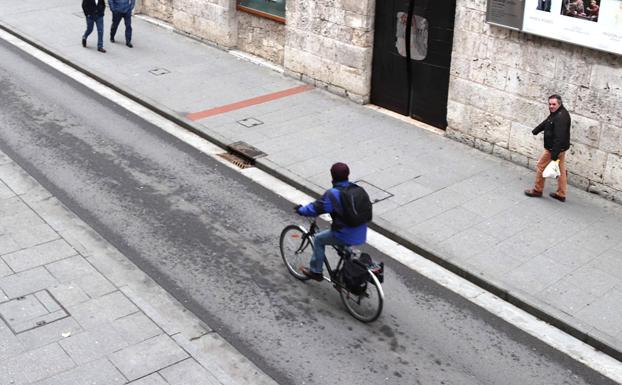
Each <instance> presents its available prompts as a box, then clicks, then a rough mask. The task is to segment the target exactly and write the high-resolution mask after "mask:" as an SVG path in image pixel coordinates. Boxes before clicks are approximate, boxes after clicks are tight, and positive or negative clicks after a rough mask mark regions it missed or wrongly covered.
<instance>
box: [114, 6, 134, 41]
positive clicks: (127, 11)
mask: <svg viewBox="0 0 622 385" xmlns="http://www.w3.org/2000/svg"><path fill="white" fill-rule="evenodd" d="M135 4H136V0H108V5H110V11H111V12H112V25H111V26H110V41H111V42H112V43H114V35H116V34H117V28H118V27H119V23H121V19H123V21H124V23H125V45H126V46H128V47H130V48H132V47H134V46H133V45H132V10H133V9H134V5H135Z"/></svg>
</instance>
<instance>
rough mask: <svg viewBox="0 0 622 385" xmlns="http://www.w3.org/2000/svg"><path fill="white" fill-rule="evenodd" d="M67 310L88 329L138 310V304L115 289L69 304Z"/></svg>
mask: <svg viewBox="0 0 622 385" xmlns="http://www.w3.org/2000/svg"><path fill="white" fill-rule="evenodd" d="M67 310H68V311H69V313H70V314H71V315H72V316H73V317H74V318H75V319H76V321H77V322H78V323H79V324H80V325H81V326H82V327H83V328H85V329H87V330H90V329H93V328H97V327H98V326H99V325H100V324H102V323H105V322H108V321H113V320H115V319H117V318H121V317H125V316H126V315H129V314H132V313H135V312H136V311H138V309H137V308H136V306H135V305H134V304H133V303H132V302H130V301H129V300H128V299H127V297H125V296H124V295H123V293H121V292H120V291H115V292H113V293H110V294H106V295H104V296H102V297H99V298H96V299H92V300H90V301H87V302H82V303H80V304H77V305H73V306H68V307H67Z"/></svg>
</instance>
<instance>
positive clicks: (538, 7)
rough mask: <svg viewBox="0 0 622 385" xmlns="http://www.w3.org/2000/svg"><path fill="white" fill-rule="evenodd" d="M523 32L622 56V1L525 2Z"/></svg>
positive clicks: (571, 0)
mask: <svg viewBox="0 0 622 385" xmlns="http://www.w3.org/2000/svg"><path fill="white" fill-rule="evenodd" d="M489 1H491V0H489ZM521 30H522V31H523V32H527V33H532V34H534V35H540V36H544V37H547V38H550V39H554V40H560V41H564V42H568V43H572V44H578V45H582V46H586V47H591V48H595V49H598V50H602V51H607V52H612V53H615V54H618V55H622V0H526V1H525V9H524V14H523V25H522V28H521Z"/></svg>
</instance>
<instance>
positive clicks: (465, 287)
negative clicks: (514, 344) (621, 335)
mask: <svg viewBox="0 0 622 385" xmlns="http://www.w3.org/2000/svg"><path fill="white" fill-rule="evenodd" d="M0 38H2V39H4V40H6V41H7V42H9V43H11V44H13V45H14V46H16V47H18V48H20V49H21V50H23V51H24V52H27V53H28V54H30V55H32V56H34V57H36V58H37V59H39V60H40V61H42V62H43V63H45V64H47V65H49V66H51V67H53V68H54V69H56V70H58V71H59V72H61V73H63V74H65V75H67V76H69V77H70V78H72V79H74V80H76V81H77V82H79V83H81V84H82V85H84V86H86V87H88V88H89V89H91V90H93V91H94V92H96V93H98V94H99V95H101V96H103V97H105V98H107V99H109V100H110V101H112V102H114V103H116V104H118V105H120V106H122V107H123V108H125V109H127V110H128V111H130V112H132V113H134V114H135V115H138V116H140V117H141V118H143V119H144V120H146V121H148V122H149V123H151V124H153V125H155V126H158V127H160V128H161V129H162V130H164V131H166V132H167V133H169V134H171V135H173V136H175V137H176V138H178V139H179V140H181V141H183V142H185V143H187V144H189V145H190V146H192V147H194V148H196V149H197V150H199V151H201V152H203V153H205V154H207V155H210V156H212V157H213V158H214V159H216V160H217V161H219V162H221V163H222V164H225V165H227V166H228V167H230V168H231V169H233V170H236V171H238V172H239V173H240V174H243V175H245V176H246V177H247V178H249V179H251V180H253V181H254V182H256V183H257V184H259V185H262V186H264V187H265V188H267V189H268V190H270V191H273V192H274V193H276V194H278V195H280V196H282V197H283V198H285V199H287V200H289V201H290V202H292V203H307V202H309V201H311V200H313V198H312V197H311V196H309V195H307V194H305V193H303V192H301V191H299V190H297V189H295V188H293V187H292V186H290V185H288V184H286V183H284V182H282V181H281V180H279V179H277V178H275V177H273V176H271V175H269V174H267V173H266V172H264V171H261V170H259V169H257V168H247V169H239V168H238V167H236V166H234V165H232V164H231V163H229V162H227V161H225V160H223V159H222V158H220V157H219V156H216V154H220V153H223V152H225V151H224V150H223V149H222V148H220V147H218V146H215V145H214V144H212V143H210V142H208V141H207V140H205V139H203V138H201V137H199V136H197V135H195V134H193V133H191V132H190V131H188V130H186V129H184V128H182V127H180V126H178V125H176V124H175V123H173V122H171V121H169V120H167V119H165V118H163V117H161V116H160V115H158V114H156V113H155V112H153V111H151V110H149V109H147V108H145V107H143V106H141V105H140V104H138V103H136V102H134V101H132V100H130V99H128V98H127V97H125V96H123V95H121V94H119V93H118V92H116V91H113V90H111V89H110V88H108V87H106V86H104V85H102V84H101V83H99V82H97V81H95V80H93V79H92V78H90V77H88V76H86V75H84V74H83V73H81V72H79V71H77V70H75V69H73V68H71V67H69V66H68V65H66V64H64V63H62V62H60V61H59V60H57V59H55V58H53V57H51V56H49V55H47V54H45V53H43V52H41V51H39V50H38V49H36V48H34V47H32V46H31V45H29V44H27V43H25V42H23V41H22V40H20V39H18V38H16V37H15V36H13V35H11V34H8V33H6V32H4V31H1V30H0ZM368 244H369V245H371V246H372V247H374V248H376V249H378V250H379V251H380V252H382V253H384V254H386V255H389V256H391V258H393V259H395V260H396V261H398V262H400V263H402V264H404V265H405V266H407V267H409V268H411V269H413V270H415V271H416V272H418V273H419V274H421V275H423V276H425V277H427V278H429V279H431V280H433V281H435V282H437V283H438V284H440V285H441V286H443V287H446V288H447V289H449V290H451V291H453V292H454V293H457V294H459V295H460V296H462V297H464V298H466V299H468V300H469V301H471V302H472V303H474V304H476V305H478V306H480V307H481V308H483V309H485V310H487V311H488V312H490V313H492V314H494V315H496V316H497V317H499V318H501V319H503V320H505V321H506V322H508V323H510V324H512V325H514V326H516V327H517V328H519V329H521V330H523V331H525V332H527V333H529V334H530V335H532V336H534V337H536V338H538V339H539V340H541V341H543V342H545V343H546V344H548V345H550V346H551V347H553V348H554V349H556V350H559V351H561V352H563V353H565V354H566V355H568V356H570V357H571V358H573V359H575V360H577V361H579V362H581V363H583V364H585V365H586V366H588V367H590V368H592V369H594V370H595V371H597V372H599V373H601V374H602V375H604V376H607V377H609V378H610V379H612V380H613V381H616V382H618V383H622V363H621V362H619V361H617V360H615V359H613V358H612V357H610V356H608V355H606V354H604V353H602V352H599V351H597V350H596V349H594V348H593V347H591V346H589V345H587V344H585V343H583V342H581V341H579V340H578V339H576V338H574V337H572V336H570V335H568V334H566V333H564V332H562V331H561V330H559V329H557V328H555V327H553V326H552V325H550V324H547V323H546V322H543V321H541V320H539V319H537V318H536V317H534V316H532V315H531V314H529V313H527V312H525V311H523V310H521V309H519V308H517V307H515V306H513V305H512V304H510V303H508V302H505V301H503V300H502V299H500V298H499V297H497V296H495V295H493V294H491V293H489V292H487V291H485V290H483V289H481V288H480V287H478V286H476V285H474V284H472V283H471V282H469V281H467V280H465V279H464V278H462V277H459V276H457V275H455V274H454V273H452V272H450V271H448V270H446V269H444V268H442V267H440V266H438V265H437V264H435V263H433V262H431V261H429V260H427V259H425V258H423V257H421V256H420V255H418V254H416V253H414V252H413V251H411V250H409V249H407V248H405V247H404V246H402V245H400V244H398V243H396V242H394V241H392V240H390V239H388V238H386V237H384V236H383V235H381V234H379V233H377V232H375V231H372V230H370V231H369V233H368ZM388 300H389V301H390V300H391V298H390V297H389V298H388Z"/></svg>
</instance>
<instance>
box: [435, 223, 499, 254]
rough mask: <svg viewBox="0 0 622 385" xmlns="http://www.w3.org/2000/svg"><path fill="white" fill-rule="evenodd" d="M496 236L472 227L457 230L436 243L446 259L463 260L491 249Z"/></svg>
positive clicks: (495, 242)
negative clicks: (457, 231) (460, 230)
mask: <svg viewBox="0 0 622 385" xmlns="http://www.w3.org/2000/svg"><path fill="white" fill-rule="evenodd" d="M497 243H498V241H497V239H496V238H494V237H491V236H490V235H488V234H486V233H484V232H482V231H479V230H476V229H474V228H471V229H467V230H464V231H462V232H459V233H457V234H455V235H453V236H451V237H449V238H448V239H446V240H444V241H443V242H441V243H439V244H438V247H439V251H440V253H441V254H440V255H443V256H444V257H446V258H447V259H460V260H465V259H468V258H469V257H471V256H474V255H477V254H480V253H482V252H484V251H486V250H489V249H492V248H494V247H495V246H496V245H497Z"/></svg>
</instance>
